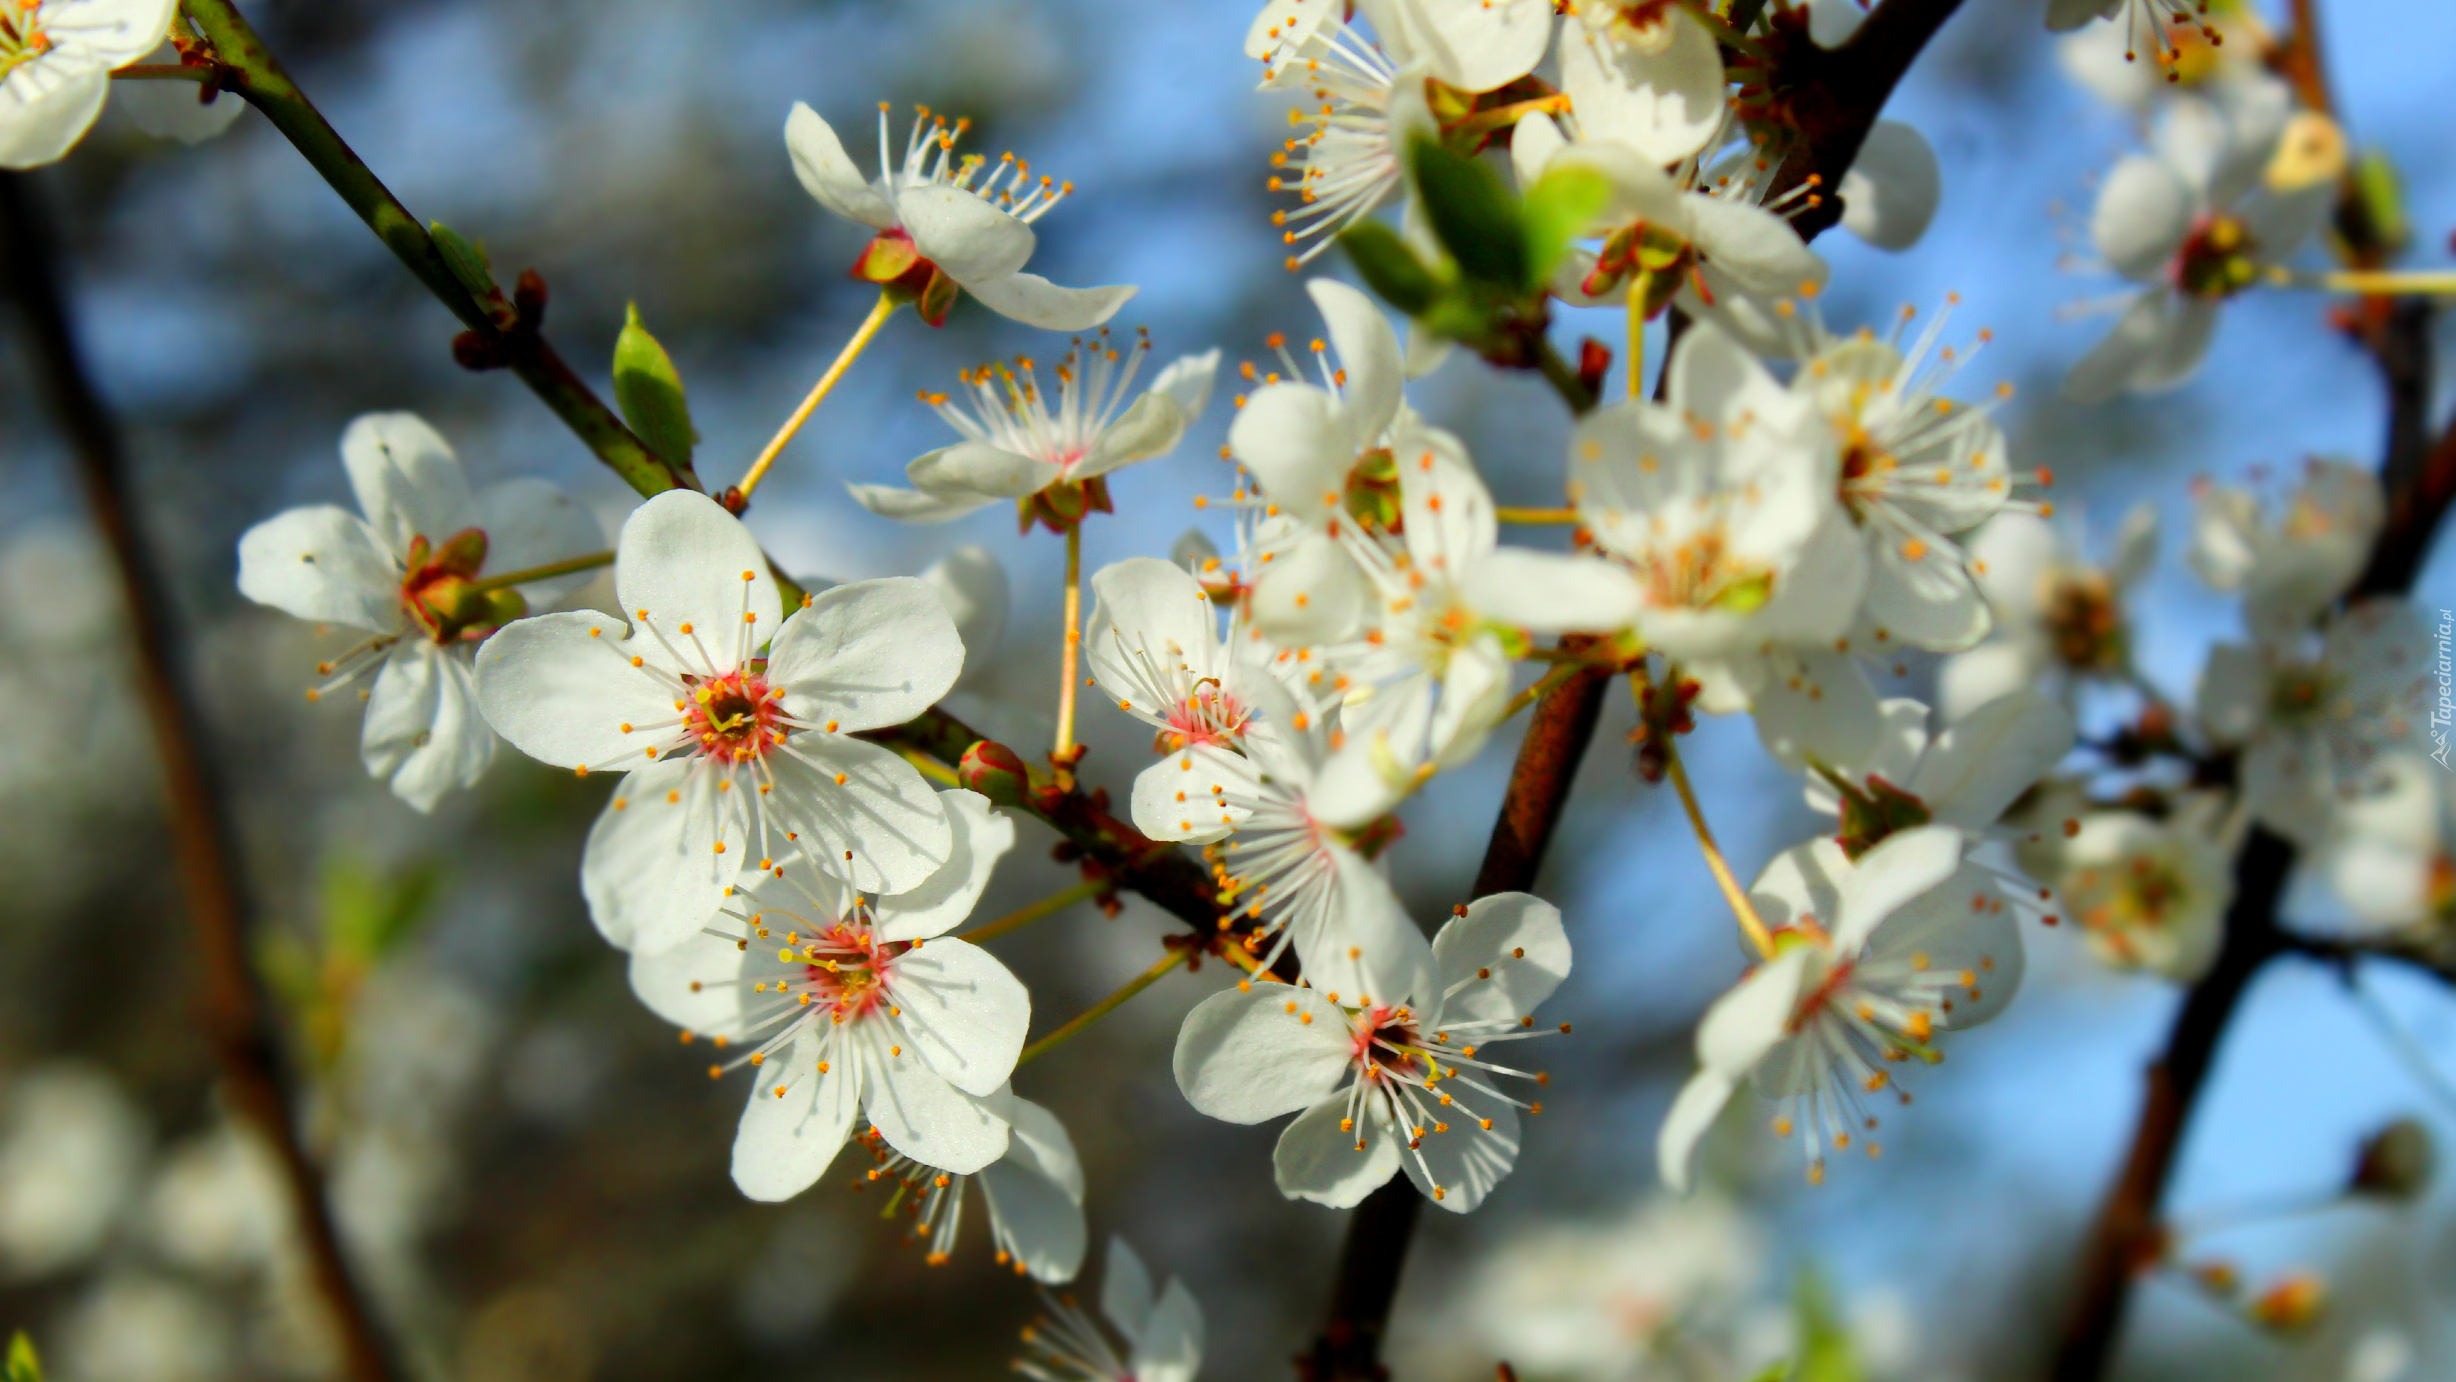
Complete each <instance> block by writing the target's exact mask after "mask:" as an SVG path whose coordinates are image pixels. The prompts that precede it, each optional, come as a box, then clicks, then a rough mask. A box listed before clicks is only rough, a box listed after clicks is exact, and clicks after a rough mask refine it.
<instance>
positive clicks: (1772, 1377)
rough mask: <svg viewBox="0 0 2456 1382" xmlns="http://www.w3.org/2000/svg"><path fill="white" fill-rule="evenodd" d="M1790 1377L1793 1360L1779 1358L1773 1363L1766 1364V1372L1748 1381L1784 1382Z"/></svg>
mask: <svg viewBox="0 0 2456 1382" xmlns="http://www.w3.org/2000/svg"><path fill="white" fill-rule="evenodd" d="M1790 1375H1791V1360H1790V1359H1788V1358H1778V1359H1776V1360H1774V1361H1773V1362H1771V1363H1768V1364H1766V1365H1765V1368H1764V1370H1763V1371H1761V1372H1759V1373H1758V1374H1757V1375H1756V1376H1754V1377H1751V1378H1750V1379H1748V1382H1783V1379H1784V1378H1787V1377H1789V1376H1790Z"/></svg>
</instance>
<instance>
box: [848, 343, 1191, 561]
mask: <svg viewBox="0 0 2456 1382" xmlns="http://www.w3.org/2000/svg"><path fill="white" fill-rule="evenodd" d="M1150 353H1151V341H1150V339H1149V338H1148V337H1143V336H1140V335H1138V336H1137V338H1136V340H1135V342H1134V344H1133V345H1130V346H1128V347H1126V348H1125V349H1124V350H1122V351H1121V350H1119V349H1118V348H1117V347H1116V346H1114V345H1111V344H1110V343H1109V339H1108V331H1107V329H1106V328H1103V329H1102V330H1101V332H1100V334H1099V335H1098V336H1096V337H1094V338H1092V339H1091V340H1089V341H1081V340H1078V341H1076V342H1074V343H1073V344H1072V345H1071V346H1069V347H1068V349H1067V351H1066V354H1065V356H1064V357H1063V358H1061V359H1060V360H1059V361H1058V364H1057V371H1056V373H1057V381H1058V385H1057V406H1056V407H1055V408H1054V409H1053V408H1051V407H1050V405H1049V400H1048V397H1047V396H1046V395H1045V394H1043V393H1042V392H1041V387H1040V376H1039V374H1038V373H1037V371H1036V370H1035V369H1034V366H1033V362H1032V360H1031V358H1030V357H1028V356H1018V357H1016V360H1015V363H1014V366H1013V368H1011V369H1010V368H1008V367H1007V366H1006V365H1003V364H988V365H983V366H981V367H980V368H979V369H977V370H972V371H968V372H966V373H965V374H963V375H962V376H961V377H962V379H963V384H964V388H965V389H966V390H967V391H968V394H969V397H968V398H966V399H962V400H958V399H951V398H949V397H948V396H947V395H945V394H931V393H925V394H923V395H922V396H921V397H922V401H923V402H925V403H928V404H929V405H930V406H931V407H932V408H934V409H936V410H937V412H938V415H939V416H940V417H942V418H945V419H946V420H947V423H948V425H949V426H952V427H953V428H954V429H955V430H956V431H957V432H960V433H962V434H963V438H964V439H963V440H962V441H960V442H957V443H956V444H955V445H953V446H945V447H940V448H939V449H938V450H936V451H932V452H929V453H927V454H925V455H922V456H918V457H915V458H914V459H913V461H912V463H911V464H910V465H908V466H906V467H905V475H906V476H907V477H908V478H909V479H910V480H911V481H912V483H913V486H914V487H913V488H911V489H893V488H890V487H888V486H885V485H848V486H846V488H848V489H850V490H851V491H852V492H853V497H854V498H855V499H858V500H860V501H861V503H862V505H863V507H865V508H867V509H869V510H870V511H871V512H873V513H878V514H884V515H886V516H887V517H889V518H900V519H902V520H904V521H905V522H907V523H944V522H947V521H949V520H951V519H956V518H961V517H963V516H964V515H965V514H968V513H972V512H974V511H975V510H977V509H981V508H983V507H986V506H988V505H990V504H994V503H997V502H998V501H999V500H1001V499H1008V500H1014V501H1016V502H1017V503H1018V504H1019V505H1020V506H1021V512H1022V514H1023V520H1024V524H1025V526H1027V527H1028V526H1030V524H1031V521H1032V519H1033V518H1035V517H1040V518H1043V519H1044V520H1045V521H1047V522H1048V523H1050V524H1051V525H1052V526H1053V527H1055V526H1063V525H1064V524H1065V523H1069V522H1072V521H1074V520H1076V519H1079V518H1081V517H1082V516H1083V514H1084V513H1085V512H1086V511H1087V510H1089V509H1097V510H1100V511H1102V512H1107V511H1108V507H1109V500H1108V489H1107V486H1106V484H1105V482H1102V481H1101V477H1102V476H1104V475H1107V474H1108V473H1109V472H1110V471H1112V470H1115V469H1117V468H1118V467H1119V466H1122V465H1126V464H1129V463H1131V462H1134V461H1145V460H1150V459H1151V458H1153V457H1155V456H1165V455H1167V454H1168V453H1169V452H1170V451H1173V450H1175V449H1176V446H1177V443H1178V442H1179V441H1180V440H1182V439H1183V438H1184V436H1185V429H1186V427H1187V425H1188V424H1190V423H1191V422H1193V420H1194V419H1195V418H1197V417H1199V416H1201V414H1202V410H1203V409H1204V407H1206V406H1207V405H1208V404H1209V403H1210V401H1211V381H1212V377H1213V376H1214V375H1215V374H1216V373H1217V372H1218V370H1219V352H1218V351H1216V350H1213V351H1209V352H1206V353H1204V354H1201V355H1188V356H1186V357H1185V358H1183V359H1180V360H1177V361H1174V362H1172V363H1171V364H1170V365H1169V366H1168V368H1166V369H1164V370H1162V371H1160V374H1159V377H1158V378H1156V379H1154V380H1152V381H1151V387H1150V389H1148V390H1147V391H1145V392H1143V393H1142V394H1139V395H1136V394H1133V393H1131V390H1132V389H1133V387H1134V377H1135V375H1136V373H1137V372H1138V371H1139V370H1140V368H1141V366H1142V362H1143V357H1144V356H1146V355H1148V354H1150ZM1129 399H1131V400H1132V401H1131V402H1129V401H1128V400H1129ZM1061 491H1064V492H1061Z"/></svg>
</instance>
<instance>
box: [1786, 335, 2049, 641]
mask: <svg viewBox="0 0 2456 1382" xmlns="http://www.w3.org/2000/svg"><path fill="white" fill-rule="evenodd" d="M1947 315H1948V314H1947V313H1943V312H1939V313H1937V314H1936V315H1935V316H1934V318H1933V319H1932V320H1930V322H1929V323H1928V325H1927V328H1926V329H1925V330H1924V331H1922V332H1921V333H1920V334H1919V336H1918V338H1917V339H1916V340H1915V341H1913V342H1912V343H1911V344H1910V346H1909V348H1908V349H1907V350H1905V349H1903V348H1902V347H1901V345H1900V344H1899V341H1898V333H1897V339H1894V340H1886V339H1880V338H1878V337H1877V336H1876V335H1875V334H1874V333H1872V332H1869V331H1864V330H1863V331H1860V332H1857V333H1854V334H1853V335H1850V336H1846V337H1837V336H1833V335H1831V334H1830V333H1828V332H1827V331H1825V329H1824V327H1823V324H1822V322H1821V321H1813V319H1812V323H1811V330H1810V332H1809V333H1808V334H1809V337H1810V338H1811V339H1814V340H1815V341H1816V342H1817V344H1816V346H1815V348H1814V349H1813V350H1811V351H1808V352H1805V354H1806V359H1805V360H1804V361H1803V363H1802V364H1801V366H1800V370H1799V373H1798V374H1797V375H1796V376H1795V377H1794V378H1793V379H1792V382H1791V387H1792V389H1793V390H1794V391H1795V392H1798V393H1800V394H1802V395H1804V396H1805V397H1807V398H1808V399H1809V400H1810V401H1811V402H1812V403H1813V404H1814V405H1815V407H1816V410H1817V411H1818V412H1819V413H1821V414H1822V415H1823V416H1824V418H1825V421H1826V425H1827V426H1828V427H1829V428H1830V429H1831V431H1832V434H1833V438H1834V442H1835V444H1836V445H1838V446H1839V447H1840V448H1841V460H1840V466H1839V469H1840V471H1841V489H1840V497H1841V503H1842V509H1843V512H1844V513H1846V514H1848V515H1849V516H1850V520H1851V522H1852V523H1853V524H1854V525H1855V526H1856V527H1857V528H1858V530H1859V536H1860V540H1861V541H1862V542H1863V543H1864V544H1865V546H1866V549H1867V569H1868V584H1867V592H1866V594H1865V596H1864V597H1863V598H1864V601H1865V604H1864V607H1863V608H1864V616H1863V620H1862V622H1863V623H1864V624H1865V625H1866V626H1868V627H1869V629H1870V631H1871V634H1872V636H1873V637H1875V638H1876V639H1877V640H1878V641H1879V642H1880V643H1885V642H1891V641H1893V640H1896V639H1898V640H1900V641H1901V642H1904V643H1907V644H1909V645H1911V646H1912V647H1917V648H1925V649H1928V650H1930V651H1933V652H1958V651H1960V650H1962V649H1965V648H1968V647H1970V646H1971V645H1973V644H1975V643H1977V642H1978V641H1979V640H1980V639H1982V638H1984V637H1985V636H1986V635H1987V632H1988V630H1989V628H1990V627H1991V626H1992V623H1993V621H1992V619H1991V617H1990V615H1989V611H1988V608H1987V601H1986V600H1985V599H1984V598H1983V597H1982V596H1981V594H1980V591H1979V585H1978V580H1977V577H1976V576H1975V575H1974V574H1973V571H1972V567H1971V561H1970V558H1969V556H1968V555H1967V554H1965V553H1964V552H1963V551H1962V549H1961V546H1960V544H1959V543H1958V542H1956V541H1955V540H1954V539H1955V538H1956V537H1957V536H1958V535H1959V534H1962V533H1966V532H1968V531H1969V530H1971V529H1973V528H1976V527H1977V526H1978V525H1980V524H1981V523H1984V522H1986V521H1987V520H1988V519H1990V518H1993V517H1995V516H1996V515H1997V514H1999V513H2002V512H2004V510H2005V508H2006V506H2007V505H2009V504H2011V503H2013V502H2015V501H2014V500H2013V495H2012V489H2013V486H2014V485H2016V484H2024V483H2038V482H2041V481H2042V477H2041V476H2037V475H2031V474H2016V473H2014V472H2013V470H2012V469H2011V466H2010V463H2009V460H2008V458H2007V456H2006V454H2005V442H2004V431H2003V429H2002V428H2000V427H1998V426H1996V424H1995V419H1994V418H1993V417H1992V416H1991V414H1992V413H1993V411H1994V404H1993V401H1992V400H1990V401H1989V402H1985V403H1978V404H1970V403H1965V402H1963V401H1962V400H1959V399H1956V398H1952V397H1949V396H1947V395H1946V393H1945V392H1944V390H1945V386H1946V385H1947V383H1948V382H1949V381H1950V380H1951V379H1952V377H1953V375H1954V374H1955V373H1956V372H1958V371H1959V370H1960V369H1961V368H1962V367H1963V366H1964V365H1965V364H1967V363H1968V362H1969V360H1970V359H1971V358H1972V357H1973V356H1975V355H1976V354H1977V351H1976V349H1972V350H1970V351H1967V352H1956V351H1955V350H1954V349H1953V348H1952V347H1950V346H1939V345H1938V344H1937V338H1938V336H1939V335H1940V334H1941V333H1942V331H1943V329H1944V323H1945V319H1946V317H1947ZM1902 320H1903V322H1904V323H1905V324H1906V323H1907V322H1908V320H1909V317H1908V315H1907V314H1905V316H1904V317H1903V319H1902ZM1979 339H1980V341H1981V343H1984V342H1985V340H1986V339H1987V338H1986V335H1985V333H1981V335H1980V338H1979ZM2000 396H2001V395H1999V397H2000Z"/></svg>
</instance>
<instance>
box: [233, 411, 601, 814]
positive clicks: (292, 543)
mask: <svg viewBox="0 0 2456 1382" xmlns="http://www.w3.org/2000/svg"><path fill="white" fill-rule="evenodd" d="M341 464H342V467H343V468H344V469H345V470H347V471H348V472H349V477H350V488H351V490H352V491H353V492H354V493H355V494H356V495H357V497H358V508H359V512H358V513H351V512H349V511H348V510H347V509H342V508H338V507H335V506H334V505H330V504H317V505H312V506H310V507H307V508H298V509H291V510H289V511H288V512H286V513H280V514H276V515H274V516H273V517H271V518H268V519H266V520H265V521H264V522H262V523H259V524H257V525H256V526H255V527H253V528H250V529H248V530H247V532H246V534H245V535H244V536H242V537H241V538H240V539H239V593H240V594H242V595H245V596H246V597H247V598H249V599H251V600H254V601H255V602H256V603H258V604H261V605H271V606H272V607H273V608H275V609H278V610H281V611H283V612H285V613H288V614H294V615H297V616H298V617H299V618H301V619H311V620H314V621H316V622H317V623H330V624H341V625H346V626H347V627H350V628H354V629H363V630H365V631H366V632H367V633H368V634H369V635H370V637H368V638H367V639H365V640H364V641H363V642H360V643H359V644H357V645H356V646H355V647H353V648H351V649H350V650H349V651H348V652H346V653H343V654H341V655H340V656H339V657H336V658H333V659H331V660H329V661H326V662H324V663H322V664H320V665H319V666H318V667H317V668H316V672H317V675H318V676H319V677H321V678H323V680H322V681H321V682H320V684H319V685H317V686H316V687H315V688H314V689H312V690H310V691H309V692H308V693H307V698H308V699H309V700H311V701H312V700H317V699H320V698H321V697H323V696H324V695H326V694H329V693H330V692H332V691H335V690H338V689H339V688H341V687H344V686H347V685H349V684H350V683H351V682H354V681H356V680H357V679H359V678H360V677H362V676H364V675H366V674H367V673H369V672H374V673H375V685H374V686H373V687H372V688H371V689H370V690H369V691H368V692H367V697H366V701H367V720H366V728H365V730H364V731H363V732H362V733H361V735H360V738H359V756H360V757H361V758H362V759H363V760H364V761H365V763H366V765H367V771H368V773H369V774H371V775H372V776H375V777H378V778H382V779H384V780H385V781H387V782H388V783H390V784H391V786H392V790H393V792H394V794H396V795H398V796H399V797H400V798H401V799H402V800H403V801H406V802H408V803H409V804H410V805H412V806H414V807H416V808H417V809H419V810H421V811H432V810H434V809H435V803H436V802H438V801H440V800H441V799H442V798H443V795H444V794H445V793H446V792H450V791H452V790H454V789H455V788H460V787H468V786H471V785H474V784H475V783H476V782H477V780H478V778H479V777H480V776H481V775H483V774H484V773H485V771H486V765H487V764H488V763H490V762H492V761H494V753H495V732H494V731H493V730H492V729H490V728H488V727H487V724H486V720H485V718H484V717H483V716H481V715H480V714H479V713H478V702H477V695H476V688H475V685H474V683H473V681H472V680H471V674H470V657H471V653H472V651H473V650H474V649H475V647H476V646H477V643H478V641H479V640H481V639H484V638H486V637H487V636H488V635H489V634H492V633H493V632H494V631H495V629H496V628H497V627H498V626H499V625H501V624H503V623H505V622H506V621H508V620H511V619H515V618H518V617H519V616H520V615H522V614H524V613H526V612H527V611H528V610H529V609H530V608H531V607H532V606H536V605H548V604H552V603H553V602H554V601H556V600H558V599H561V598H562V597H563V596H564V595H567V594H569V593H570V592H571V591H573V590H575V589H577V588H578V587H579V586H580V585H582V584H584V583H585V582H586V581H587V580H588V579H589V576H588V573H586V572H582V573H579V574H576V575H566V576H555V577H550V578H548V579H545V580H540V581H528V582H524V583H522V584H520V585H518V586H512V587H507V588H502V589H494V590H487V589H480V588H479V583H480V582H483V581H484V580H486V578H487V577H489V576H490V575H496V574H502V573H509V572H516V571H528V570H533V569H535V568H537V567H541V566H545V565H548V564H550V563H553V562H558V561H562V560H564V559H565V558H568V557H577V556H582V555H585V554H587V553H589V552H593V551H597V550H599V549H600V548H601V547H602V546H603V543H604V540H605V539H604V538H603V536H601V535H600V533H599V532H598V528H597V520H596V519H595V518H593V517H592V516H590V514H589V513H588V511H587V510H585V509H582V508H581V507H580V506H579V505H577V504H575V503H573V502H572V501H571V499H570V498H569V497H567V496H566V495H565V494H564V493H563V492H562V491H561V490H559V489H556V488H555V487H554V486H552V485H550V484H547V483H546V482H545V481H543V480H536V479H527V478H522V479H516V480H506V481H504V482H502V483H501V484H496V485H490V486H488V487H487V488H486V489H485V490H483V491H479V492H472V491H471V490H470V488H469V480H468V477H467V476H465V475H464V474H462V472H461V467H460V461H459V460H458V458H456V457H454V456H453V454H452V448H451V447H450V446H449V445H447V444H446V443H445V442H444V439H443V438H442V437H441V436H438V435H437V434H436V432H435V429H434V428H432V427H429V426H428V425H427V424H426V422H425V421H424V420H423V419H421V418H419V417H417V416H416V415H414V414H411V413H369V414H367V415H365V416H363V417H360V418H358V419H356V420H355V421H353V422H351V423H350V425H349V428H348V429H347V430H346V431H344V432H343V433H342V434H341ZM362 514H363V515H364V516H363V517H361V515H362Z"/></svg>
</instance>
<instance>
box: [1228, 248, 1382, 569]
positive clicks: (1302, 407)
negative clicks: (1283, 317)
mask: <svg viewBox="0 0 2456 1382" xmlns="http://www.w3.org/2000/svg"><path fill="white" fill-rule="evenodd" d="M1351 291H1352V290H1351ZM1385 329H1387V328H1385ZM1393 379H1394V381H1395V375H1394V376H1393ZM1393 391H1394V393H1395V382H1394V385H1393ZM1349 412H1350V410H1349V409H1346V408H1343V407H1342V406H1341V404H1340V402H1339V400H1338V399H1336V398H1333V397H1332V396H1331V395H1330V394H1329V393H1328V392H1327V391H1325V390H1322V389H1317V388H1315V387H1314V386H1312V385H1311V384H1298V383H1291V382H1287V381H1282V382H1280V383H1277V384H1265V385H1263V386H1262V387H1261V388H1259V389H1257V390H1255V391H1254V392H1253V393H1252V394H1251V395H1250V396H1248V397H1247V398H1246V400H1245V406H1244V407H1242V408H1240V409H1238V410H1237V416H1236V421H1235V422H1233V423H1231V424H1229V427H1228V446H1229V449H1230V450H1232V451H1234V452H1235V453H1236V458H1237V460H1238V462H1239V463H1241V464H1242V465H1243V466H1244V467H1245V468H1246V469H1247V470H1250V471H1252V472H1253V473H1254V478H1255V479H1256V480H1258V481H1260V482H1261V485H1262V490H1263V492H1264V493H1265V494H1267V495H1269V496H1270V497H1271V499H1272V501H1273V502H1275V503H1277V504H1278V505H1279V506H1280V507H1281V508H1282V509H1285V510H1287V511H1288V512H1289V513H1292V514H1294V515H1296V516H1297V517H1299V518H1302V519H1305V520H1308V521H1310V522H1313V523H1324V522H1328V521H1329V520H1330V519H1331V518H1333V517H1335V516H1337V515H1338V514H1339V513H1341V512H1342V511H1343V509H1344V505H1345V492H1346V486H1347V473H1348V471H1349V470H1350V469H1352V468H1353V467H1354V466H1355V464H1356V452H1355V450H1354V449H1353V447H1352V445H1351V439H1350V436H1349V430H1348V419H1349Z"/></svg>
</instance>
